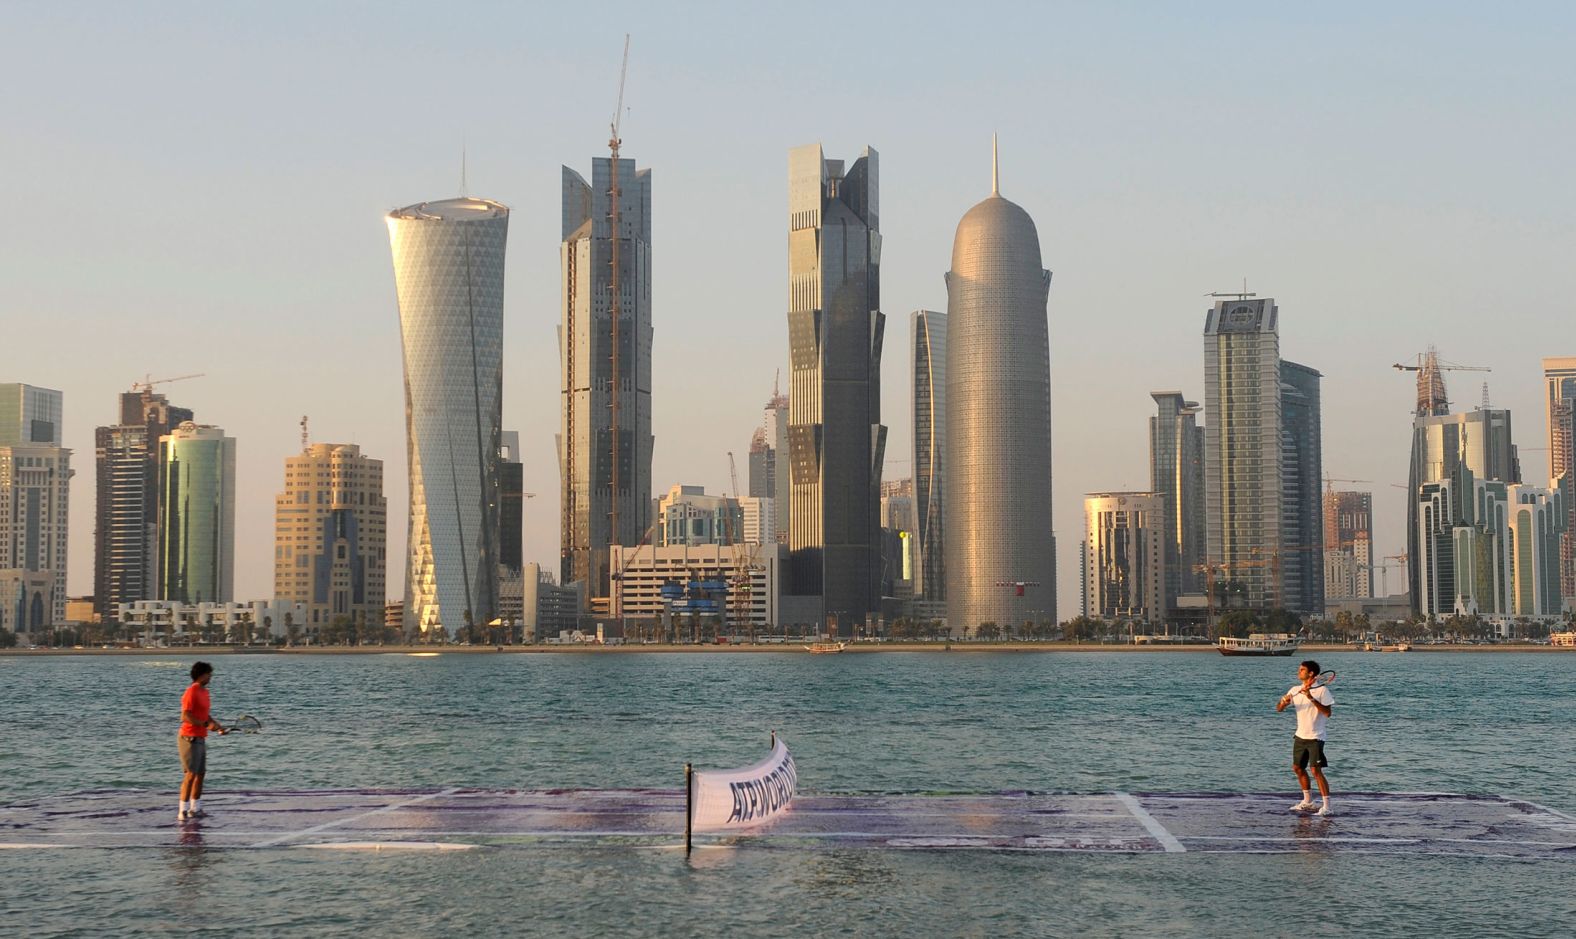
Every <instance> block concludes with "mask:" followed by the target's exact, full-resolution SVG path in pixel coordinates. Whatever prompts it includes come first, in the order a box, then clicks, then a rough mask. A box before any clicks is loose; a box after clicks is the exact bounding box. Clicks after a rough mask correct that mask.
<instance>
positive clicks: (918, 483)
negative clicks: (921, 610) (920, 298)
mask: <svg viewBox="0 0 1576 939" xmlns="http://www.w3.org/2000/svg"><path fill="white" fill-rule="evenodd" d="M909 339H910V342H911V343H912V347H911V351H912V356H911V361H912V362H913V367H914V516H915V522H916V527H917V529H918V531H917V532H916V533H915V534H916V535H917V536H918V552H919V564H918V568H917V570H916V571H915V576H914V596H915V597H916V598H918V599H921V600H931V601H941V600H945V599H946V598H947V575H946V571H947V567H946V562H945V557H944V554H945V545H946V536H945V532H946V528H945V526H944V524H943V522H942V506H943V505H944V504H945V502H946V488H947V487H946V478H947V474H946V469H945V456H944V454H943V452H942V451H943V449H944V448H945V447H946V443H947V314H945V313H937V312H935V311H932V310H915V311H914V312H913V313H912V314H911V315H910V318H909Z"/></svg>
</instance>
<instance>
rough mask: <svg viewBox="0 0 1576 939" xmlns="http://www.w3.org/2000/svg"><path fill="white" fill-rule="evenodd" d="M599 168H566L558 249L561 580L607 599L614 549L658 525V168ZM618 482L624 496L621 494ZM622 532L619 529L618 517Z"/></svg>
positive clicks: (630, 164) (629, 163)
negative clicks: (654, 424)
mask: <svg viewBox="0 0 1576 939" xmlns="http://www.w3.org/2000/svg"><path fill="white" fill-rule="evenodd" d="M613 180H614V165H613V162H612V160H611V159H610V158H605V157H599V158H596V159H593V160H592V161H591V182H590V183H589V184H588V183H587V182H586V181H585V178H584V177H582V176H581V175H580V174H579V173H576V172H575V171H574V170H572V169H570V168H569V167H567V166H566V167H564V168H563V225H562V237H563V243H562V245H561V246H560V247H559V261H560V272H561V275H562V288H563V289H562V301H563V323H562V325H561V326H560V327H559V334H558V345H559V354H560V355H561V356H562V365H563V368H562V375H561V379H562V381H561V384H560V390H561V396H562V408H563V411H562V419H561V423H560V429H559V437H558V451H559V453H558V455H559V460H558V468H559V474H560V477H561V480H562V487H563V489H562V511H563V520H562V525H561V527H560V533H559V538H560V557H561V560H560V576H561V577H562V578H563V582H564V583H565V584H569V583H572V582H575V581H584V582H585V583H586V590H587V596H590V597H605V596H607V595H608V582H609V581H608V576H609V569H608V562H609V557H610V555H609V553H608V546H609V545H610V544H620V545H636V544H639V543H640V540H641V538H643V537H644V536H645V533H646V530H647V529H648V528H649V527H650V526H651V450H652V445H653V438H652V436H651V341H652V327H651V170H649V169H644V170H636V169H635V161H634V160H624V159H621V160H619V161H618V165H617V180H618V206H617V208H618V211H617V216H616V217H617V219H618V231H617V232H614V231H613V229H612V225H613V219H614V217H615V216H614V212H613V199H612V191H613ZM615 240H616V241H617V251H616V255H617V258H618V303H617V307H618V345H619V348H618V389H617V401H618V414H619V417H618V442H617V447H616V449H617V455H618V468H617V472H615V471H614V468H613V451H614V449H615V447H614V445H613V437H612V430H613V410H612V407H613V401H614V394H613V392H612V384H613V352H612V348H613V347H612V341H613V308H614V303H613V294H612V282H613V267H612V264H613V258H614V256H615V248H614V242H615ZM614 480H617V483H618V492H617V493H614V492H613V484H614ZM615 512H616V515H617V519H618V530H617V531H614V530H613V528H612V525H613V518H614V513H615Z"/></svg>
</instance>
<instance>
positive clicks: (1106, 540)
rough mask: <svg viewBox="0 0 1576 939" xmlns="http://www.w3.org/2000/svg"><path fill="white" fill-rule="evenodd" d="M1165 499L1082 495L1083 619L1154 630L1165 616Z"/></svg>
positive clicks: (1136, 494)
mask: <svg viewBox="0 0 1576 939" xmlns="http://www.w3.org/2000/svg"><path fill="white" fill-rule="evenodd" d="M1169 511H1170V510H1169V508H1168V506H1167V503H1166V499H1165V498H1164V497H1163V496H1162V495H1161V494H1159V493H1154V492H1091V493H1089V494H1088V495H1087V496H1085V497H1084V528H1085V536H1084V561H1083V564H1082V565H1081V566H1082V569H1083V574H1084V587H1083V595H1084V610H1083V612H1084V615H1085V616H1093V617H1098V618H1100V619H1105V620H1136V621H1138V622H1142V623H1148V624H1149V625H1150V626H1155V625H1158V624H1160V623H1163V622H1164V621H1165V617H1166V610H1167V607H1166V581H1167V578H1166V555H1167V550H1166V548H1167V544H1168V537H1167V535H1166V517H1167V515H1168V513H1169Z"/></svg>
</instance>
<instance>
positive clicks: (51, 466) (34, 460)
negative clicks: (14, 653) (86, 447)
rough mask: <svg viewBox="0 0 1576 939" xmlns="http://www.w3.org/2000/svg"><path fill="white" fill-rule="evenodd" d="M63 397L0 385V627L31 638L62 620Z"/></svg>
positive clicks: (66, 458) (65, 512) (66, 511)
mask: <svg viewBox="0 0 1576 939" xmlns="http://www.w3.org/2000/svg"><path fill="white" fill-rule="evenodd" d="M63 414H64V396H63V395H62V394H61V393H60V392H58V391H54V390H51V389H47V388H39V387H36V386H33V385H26V384H20V383H8V384H0V629H5V630H9V631H11V632H14V633H17V634H18V635H22V636H28V637H30V638H32V639H33V640H35V641H36V640H37V639H39V638H41V636H42V634H44V633H45V631H46V630H48V629H49V628H51V627H53V626H55V625H57V624H60V625H63V624H64V623H65V621H66V558H67V554H66V548H67V539H68V535H69V522H70V507H71V477H72V475H73V473H72V469H71V451H70V450H68V449H66V448H64V447H62V446H61V445H60V444H61V425H62V422H63Z"/></svg>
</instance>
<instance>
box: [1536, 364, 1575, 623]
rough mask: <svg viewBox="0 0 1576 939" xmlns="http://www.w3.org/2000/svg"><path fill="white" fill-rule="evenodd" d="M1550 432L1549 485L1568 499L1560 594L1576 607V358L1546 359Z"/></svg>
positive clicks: (1561, 553)
mask: <svg viewBox="0 0 1576 939" xmlns="http://www.w3.org/2000/svg"><path fill="white" fill-rule="evenodd" d="M1543 381H1544V385H1545V386H1546V389H1547V396H1546V399H1547V400H1546V405H1545V409H1546V411H1545V414H1546V418H1547V423H1548V430H1549V485H1550V486H1551V487H1552V488H1554V489H1557V490H1559V491H1560V493H1561V494H1562V495H1563V496H1564V499H1565V508H1566V511H1568V512H1569V513H1570V517H1569V518H1567V519H1566V523H1565V533H1564V534H1563V535H1561V536H1560V593H1561V595H1562V596H1563V597H1564V598H1565V600H1566V602H1567V604H1569V605H1572V606H1576V356H1562V357H1556V358H1547V359H1544V360H1543Z"/></svg>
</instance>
